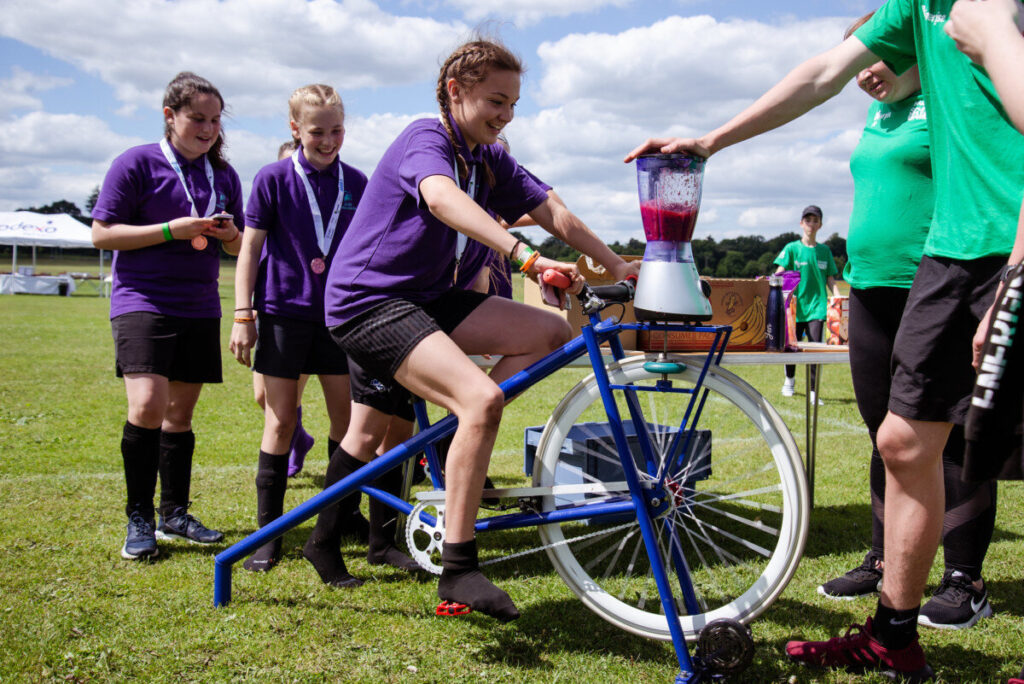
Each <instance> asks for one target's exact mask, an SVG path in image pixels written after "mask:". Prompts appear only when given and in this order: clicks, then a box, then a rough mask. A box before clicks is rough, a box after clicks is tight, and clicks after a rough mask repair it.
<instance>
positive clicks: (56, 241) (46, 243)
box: [0, 211, 103, 280]
mask: <svg viewBox="0 0 1024 684" xmlns="http://www.w3.org/2000/svg"><path fill="white" fill-rule="evenodd" d="M0 245H13V246H14V249H13V250H12V252H13V254H12V256H11V275H12V277H13V276H16V275H17V273H18V247H32V265H33V266H35V256H36V254H35V248H36V247H67V248H79V249H80V248H92V247H93V244H92V231H91V229H90V228H89V226H86V225H84V224H83V223H81V222H80V221H78V220H77V219H75V218H73V217H71V216H69V215H67V214H37V213H35V212H32V211H0ZM102 279H103V250H100V280H102Z"/></svg>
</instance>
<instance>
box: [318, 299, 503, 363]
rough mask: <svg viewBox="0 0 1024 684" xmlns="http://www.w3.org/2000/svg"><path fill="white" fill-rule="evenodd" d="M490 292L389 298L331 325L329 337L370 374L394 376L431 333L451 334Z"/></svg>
mask: <svg viewBox="0 0 1024 684" xmlns="http://www.w3.org/2000/svg"><path fill="white" fill-rule="evenodd" d="M488 296H489V295H486V294H483V293H481V292H472V291H469V290H455V289H452V290H448V291H447V292H445V293H444V294H442V295H441V296H440V297H438V298H437V299H435V300H433V301H430V302H427V303H425V304H413V303H412V302H410V301H407V300H405V299H389V300H387V301H385V302H383V303H382V304H379V305H378V306H375V307H374V308H372V309H370V310H369V311H365V312H363V313H361V314H359V315H358V316H356V317H355V318H353V319H351V320H349V321H347V322H345V323H342V324H341V325H337V326H334V327H333V328H331V336H332V337H333V338H334V341H335V342H337V343H338V346H339V347H341V348H342V349H343V350H344V351H345V353H346V354H348V356H349V357H350V358H351V359H352V360H353V361H355V362H356V363H358V364H359V365H360V366H362V367H363V369H364V370H365V371H366V372H367V373H369V374H370V375H371V376H373V377H376V378H380V379H383V378H393V377H395V371H397V370H398V367H399V366H401V365H402V361H405V357H406V356H408V355H409V352H411V351H412V350H413V347H415V346H416V345H417V344H419V343H420V342H421V341H422V340H423V338H425V337H426V336H427V335H430V334H431V333H434V332H437V331H441V332H443V333H445V334H446V335H450V334H451V333H452V331H453V330H455V328H457V327H459V324H460V323H462V321H464V320H465V319H466V317H467V316H469V314H471V313H473V311H474V310H475V309H476V308H477V307H478V306H480V304H482V303H483V301H484V300H485V299H487V297H488Z"/></svg>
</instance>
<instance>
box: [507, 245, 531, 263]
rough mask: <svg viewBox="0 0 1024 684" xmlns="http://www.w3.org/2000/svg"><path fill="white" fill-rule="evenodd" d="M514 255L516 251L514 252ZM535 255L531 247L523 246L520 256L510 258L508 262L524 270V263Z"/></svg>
mask: <svg viewBox="0 0 1024 684" xmlns="http://www.w3.org/2000/svg"><path fill="white" fill-rule="evenodd" d="M512 251H513V253H514V252H515V250H512ZM532 254H535V252H534V251H533V248H532V247H530V245H527V244H523V248H522V249H521V250H519V256H509V258H508V260H509V261H511V262H512V263H513V264H515V265H516V267H517V268H522V266H523V263H524V262H525V261H526V260H527V259H529V258H530V255H532Z"/></svg>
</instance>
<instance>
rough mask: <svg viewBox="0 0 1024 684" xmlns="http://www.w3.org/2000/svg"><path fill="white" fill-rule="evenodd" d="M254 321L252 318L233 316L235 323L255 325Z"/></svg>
mask: <svg viewBox="0 0 1024 684" xmlns="http://www.w3.org/2000/svg"><path fill="white" fill-rule="evenodd" d="M255 322H256V319H255V318H253V317H252V316H235V323H255Z"/></svg>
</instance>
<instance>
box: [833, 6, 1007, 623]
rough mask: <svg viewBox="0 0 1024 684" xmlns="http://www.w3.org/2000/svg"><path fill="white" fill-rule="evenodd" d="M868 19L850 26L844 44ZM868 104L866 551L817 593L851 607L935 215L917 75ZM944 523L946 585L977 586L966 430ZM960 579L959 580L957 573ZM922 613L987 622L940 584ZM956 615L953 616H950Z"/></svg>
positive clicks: (859, 310)
mask: <svg viewBox="0 0 1024 684" xmlns="http://www.w3.org/2000/svg"><path fill="white" fill-rule="evenodd" d="M873 14H874V12H871V13H869V14H867V15H865V16H863V17H861V18H860V19H859V20H857V21H856V22H855V23H854V24H853V25H852V26H851V27H850V28H849V29H848V30H847V34H846V38H849V36H850V35H851V34H852V33H853V31H855V30H856V29H857V28H859V27H860V26H862V25H863V24H864V23H865V22H867V20H868V19H870V18H871V16H872V15H873ZM857 82H858V84H867V83H871V84H872V87H870V88H866V89H865V90H866V92H867V93H868V94H869V95H870V96H871V97H873V98H875V100H874V101H873V102H872V103H871V106H870V108H869V109H868V116H867V122H866V125H865V126H864V132H863V134H862V135H861V139H860V141H859V142H858V144H857V147H856V149H854V151H853V154H852V155H851V157H850V171H851V173H852V174H853V184H854V196H853V212H852V214H851V216H850V229H849V234H848V237H847V241H846V249H847V253H848V255H849V261H847V263H846V269H845V271H844V275H845V279H846V281H847V282H848V283H849V284H850V326H849V327H850V374H851V376H852V380H853V391H854V395H855V397H856V398H857V408H858V409H859V410H860V414H861V416H862V417H863V418H864V424H865V425H866V426H867V428H868V434H869V435H870V436H871V443H872V454H871V462H870V477H869V481H870V489H871V512H872V516H871V517H872V525H871V550H870V551H868V553H867V555H866V557H865V558H864V562H863V563H861V564H860V565H859V566H858V567H856V568H853V569H852V570H850V571H849V572H847V573H845V574H844V575H841V576H839V577H837V578H835V579H832V580H830V581H828V582H825V583H824V584H822V585H821V586H819V587H818V593H819V594H821V595H823V596H826V597H829V598H836V599H849V598H854V597H857V596H863V595H867V594H873V593H876V592H877V591H878V587H879V586H880V585H881V580H882V575H883V564H882V559H883V557H884V549H885V543H884V520H885V515H884V514H885V464H884V463H883V461H882V456H881V454H880V453H879V451H878V448H877V444H876V442H877V439H876V437H877V432H878V428H879V427H880V426H881V424H882V421H883V419H884V418H885V414H886V410H887V408H888V405H889V389H890V385H891V382H892V367H891V364H890V360H891V358H892V352H893V345H894V344H895V340H896V333H897V331H898V329H899V323H900V319H901V317H902V315H903V309H904V307H905V305H906V302H907V295H908V294H909V292H910V286H911V283H912V282H913V279H914V274H915V273H916V272H917V266H918V264H919V263H920V261H921V255H922V254H923V252H924V245H925V240H926V239H927V237H928V227H929V226H930V225H931V218H932V209H933V206H934V189H933V184H932V167H931V157H930V154H929V141H928V117H927V108H926V106H925V102H924V97H923V95H922V94H921V80H920V75H919V74H918V70H917V67H911V68H910V69H908V70H907V71H905V72H904V73H903V74H902V75H900V76H896V75H895V74H894V73H893V72H892V71H891V70H890V69H889V68H888V67H887V66H885V63H884V62H878V63H877V64H874V65H872V66H870V67H868V68H867V69H865V70H864V71H862V72H860V73H859V74H858V75H857ZM942 472H943V480H944V484H945V493H946V510H947V511H954V512H957V511H958V513H953V514H951V515H947V516H946V518H945V520H944V521H943V526H942V545H943V550H944V553H943V560H944V563H945V573H944V574H945V576H948V577H950V578H953V577H957V578H960V577H962V576H965V577H966V578H970V579H971V580H972V581H973V580H974V579H980V578H981V569H982V564H983V562H984V559H985V555H986V553H987V551H988V545H989V543H990V542H991V540H992V532H993V529H994V526H995V512H996V511H995V501H996V498H995V497H996V483H995V480H992V479H986V480H984V481H981V482H966V481H964V479H963V477H962V475H963V472H964V432H963V427H962V426H960V425H954V427H953V430H952V431H951V433H950V437H949V439H948V440H947V442H946V448H945V449H944V450H943V454H942ZM957 573H959V574H957ZM942 586H943V589H944V591H943V592H940V593H937V594H936V596H933V597H932V598H931V599H930V600H929V601H928V602H927V603H926V604H925V605H924V606H923V607H922V608H921V619H920V622H921V624H925V625H928V626H931V627H947V628H964V627H970V626H972V625H973V624H975V623H976V622H977V621H978V620H979V619H981V618H982V617H987V616H988V615H990V614H991V607H990V606H989V604H988V603H987V602H984V601H983V602H981V603H980V604H979V605H978V609H977V610H975V609H973V608H972V607H971V603H970V601H969V600H968V601H965V602H962V603H961V602H958V601H957V600H955V597H952V598H953V600H950V599H951V596H950V594H952V593H954V592H955V591H956V587H955V583H954V582H952V581H950V582H946V583H944V584H943V585H942ZM954 606H956V609H955V610H953V609H952V608H953V607H954Z"/></svg>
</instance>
